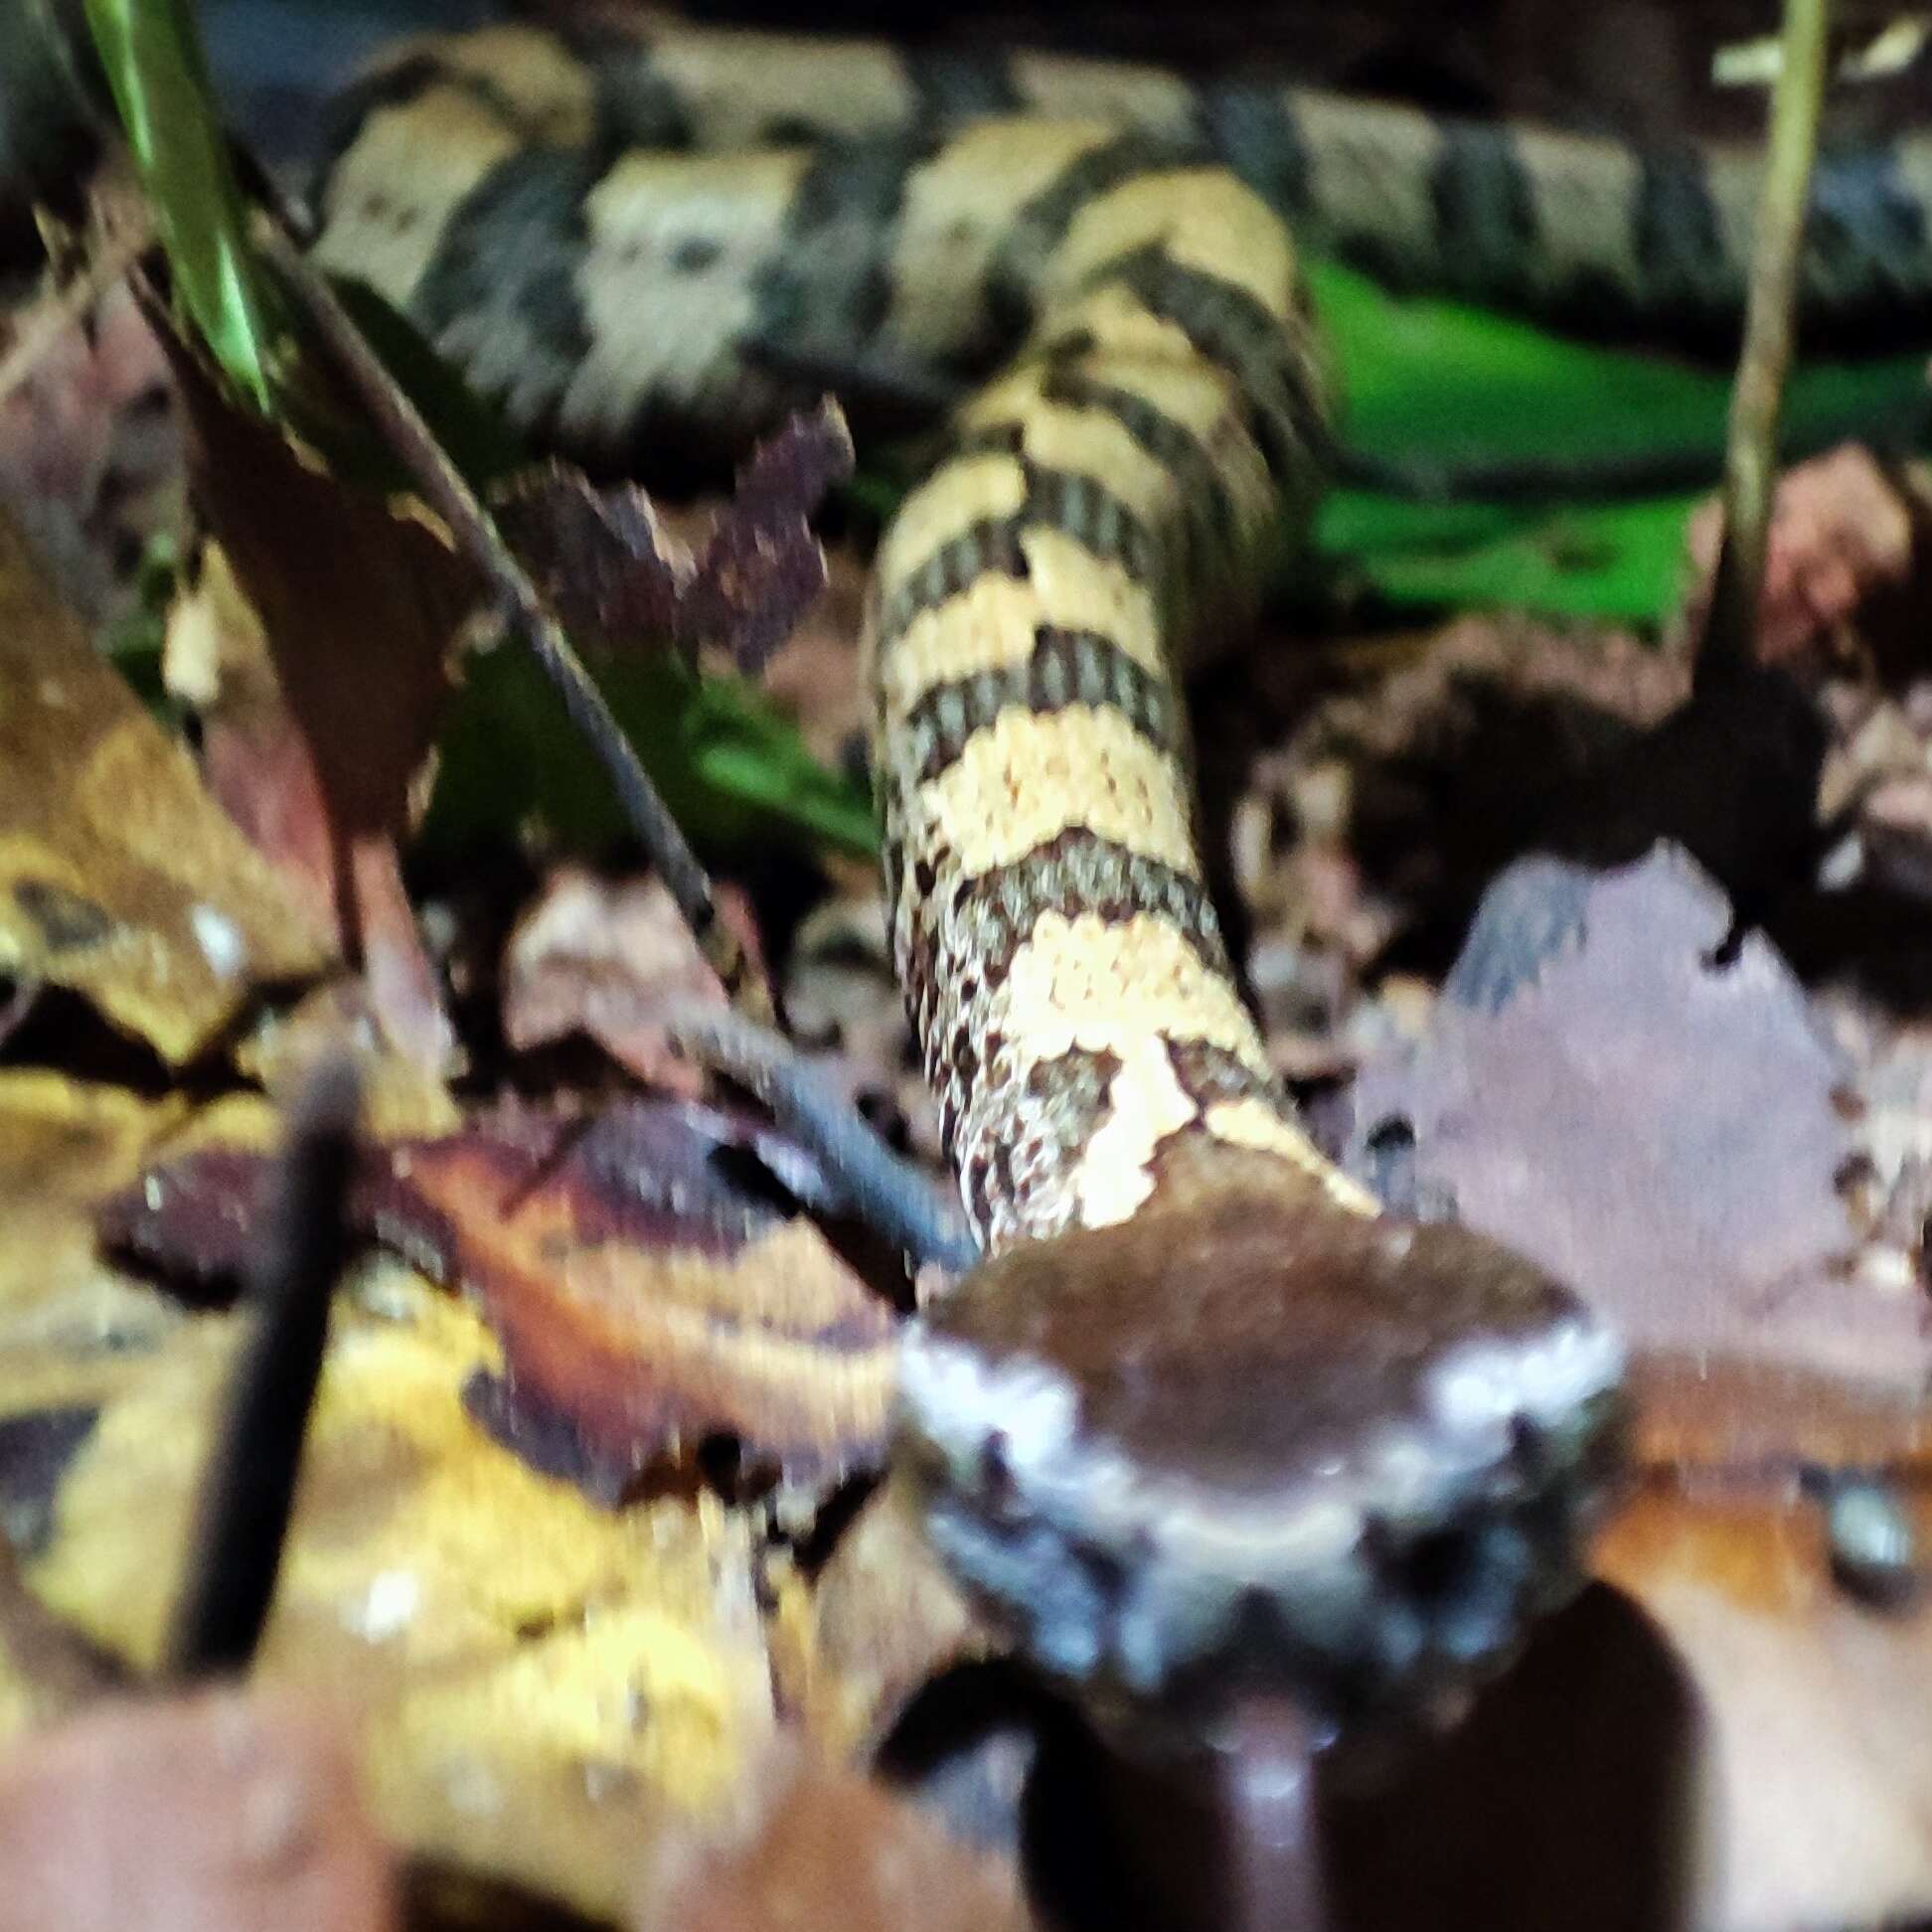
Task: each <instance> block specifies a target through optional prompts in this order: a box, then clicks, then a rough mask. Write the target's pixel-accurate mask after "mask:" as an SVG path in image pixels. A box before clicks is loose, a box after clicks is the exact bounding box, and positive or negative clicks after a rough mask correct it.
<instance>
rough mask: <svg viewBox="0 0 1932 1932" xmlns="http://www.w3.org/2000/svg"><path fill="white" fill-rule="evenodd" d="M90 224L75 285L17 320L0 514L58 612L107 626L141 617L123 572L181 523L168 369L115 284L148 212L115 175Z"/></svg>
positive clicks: (63, 279) (2, 365)
mask: <svg viewBox="0 0 1932 1932" xmlns="http://www.w3.org/2000/svg"><path fill="white" fill-rule="evenodd" d="M87 214H88V223H87V227H86V231H85V233H84V234H83V235H82V236H80V237H79V238H78V242H79V247H80V252H81V254H82V255H83V257H84V258H83V259H82V260H81V261H80V263H79V264H78V266H77V267H76V269H75V271H74V273H73V274H72V275H71V276H57V275H55V274H52V273H50V275H49V276H48V278H47V281H46V283H45V285H44V287H43V290H42V292H41V293H40V295H39V296H38V297H37V298H36V299H35V300H33V301H32V302H30V303H29V304H28V305H27V306H26V307H25V308H24V309H22V310H20V311H17V312H16V315H15V316H14V317H12V318H9V319H10V320H13V321H14V322H15V325H16V326H15V327H14V329H13V331H12V333H11V334H10V335H9V336H8V337H7V338H6V340H5V342H4V350H3V352H0V502H4V503H5V504H6V505H7V506H8V510H9V514H10V515H12V516H14V517H15V518H16V519H17V520H18V522H19V524H20V527H21V529H22V531H23V532H24V534H25V535H26V537H27V539H28V541H29V542H30V543H31V544H32V546H33V548H34V551H35V554H36V557H37V559H38V560H39V562H40V563H41V565H42V567H43V568H44V569H45V570H46V571H47V573H48V575H49V577H50V579H51V580H52V582H53V583H54V585H55V586H56V589H57V591H58V593H59V595H60V596H61V598H62V600H63V601H64V602H66V603H68V604H70V605H72V606H73V607H74V609H75V610H76V611H78V612H79V613H80V616H81V617H82V618H83V619H84V620H85V621H86V622H87V623H88V624H89V625H100V624H109V623H112V622H114V621H115V620H117V619H119V618H121V617H124V616H126V615H127V614H128V613H129V612H130V610H131V609H132V608H133V606H134V605H135V603H136V600H137V585H136V583H135V582H134V581H133V577H134V572H133V571H132V570H131V569H130V568H129V560H130V559H131V558H136V557H138V556H139V555H140V552H141V550H142V547H143V545H144V544H145V543H146V542H147V541H148V540H149V539H151V538H153V537H156V536H167V537H170V538H172V537H175V536H178V535H179V533H180V531H181V528H182V526H183V524H184V521H185V519H184V516H183V509H184V503H183V492H182V490H181V484H180V465H181V427H180V422H179V419H178V416H177V414H176V411H175V409H174V407H173V405H172V399H171V397H170V395H169V385H168V371H167V364H166V362H165V360H164V359H163V357H162V354H161V351H160V348H159V346H158V345H157V344H156V342H155V340H154V337H153V335H152V333H151V332H150V331H149V329H148V327H147V324H146V323H145V322H144V321H143V320H142V318H141V314H140V311H139V309H138V308H137V307H136V305H135V302H134V299H133V297H132V295H131V294H130V293H129V291H128V288H127V285H126V282H125V281H124V280H123V279H121V275H122V271H123V270H124V269H125V267H126V264H127V262H128V261H129V259H131V257H132V255H133V253H134V252H135V250H136V249H137V248H138V247H139V246H141V245H143V242H142V238H143V236H145V235H146V233H147V230H148V217H147V212H146V204H145V201H144V200H143V199H142V198H141V196H140V193H139V190H138V189H137V188H135V187H134V185H133V183H132V182H131V181H130V180H128V179H126V178H124V177H120V176H117V173H116V171H115V170H114V169H113V168H112V167H111V166H109V167H108V168H106V169H103V170H102V171H101V173H100V174H98V175H97V176H96V177H95V179H94V181H93V182H92V183H91V184H90V185H89V189H88V206H87ZM77 298H78V299H77Z"/></svg>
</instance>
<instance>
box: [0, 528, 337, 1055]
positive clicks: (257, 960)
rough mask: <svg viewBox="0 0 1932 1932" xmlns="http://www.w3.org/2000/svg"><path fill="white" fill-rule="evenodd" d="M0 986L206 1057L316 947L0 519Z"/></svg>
mask: <svg viewBox="0 0 1932 1932" xmlns="http://www.w3.org/2000/svg"><path fill="white" fill-rule="evenodd" d="M0 689H3V690H4V691H5V692H6V693H7V694H8V702H7V705H6V708H5V710H4V712H0V972H4V973H6V974H8V975H11V976H15V977H25V978H33V979H41V980H46V981H50V982H52V983H53V984H55V985H60V986H67V987H71V988H73V989H74V990H75V991H77V992H79V993H80V994H81V995H83V996H84V997H85V998H86V999H88V1000H90V1001H91V1002H92V1003H93V1004H94V1005H95V1006H97V1007H98V1008H99V1009H100V1010H101V1012H102V1013H104V1014H105V1015H106V1016H107V1018H108V1019H109V1020H110V1021H112V1022H113V1023H114V1024H115V1025H116V1026H119V1027H122V1028H125V1029H126V1030H127V1031H128V1032H130V1033H133V1034H136V1035H138V1036H139V1037H140V1038H142V1039H143V1040H146V1041H147V1042H148V1043H149V1044H150V1045H151V1046H152V1047H154V1048H155V1049H156V1051H158V1052H159V1053H161V1054H162V1055H163V1057H165V1058H167V1059H169V1060H173V1061H181V1060H186V1059H190V1058H192V1057H194V1055H195V1054H197V1053H199V1052H201V1051H202V1050H203V1049H204V1048H205V1047H208V1046H209V1044H210V1043H211V1042H212V1041H214V1040H215V1039H216V1037H217V1036H218V1035H220V1034H221V1033H223V1032H224V1031H225V1030H226V1029H228V1028H229V1027H230V1026H232V1025H233V1024H234V1022H235V1020H236V1019H237V1017H238V1016H239V1015H240V1014H241V1013H242V1010H243V1009H244V1008H245V1006H246V1005H247V1004H248V1002H249V1001H250V1000H252V999H253V998H255V997H256V996H257V995H258V994H259V992H260V991H261V989H262V988H263V987H264V986H267V985H270V984H273V983H275V982H279V981H289V980H299V979H304V978H308V977H310V976H312V975H313V974H315V973H317V972H319V971H320V970H321V969H322V967H323V966H324V964H325V963H326V960H327V953H326V950H325V948H324V946H323V944H322V943H321V941H320V939H319V938H317V937H316V936H315V935H314V934H313V932H312V931H311V930H310V929H308V928H306V927H305V926H304V924H303V921H302V920H301V918H300V917H299V916H298V915H297V914H296V912H295V911H294V910H293V908H292V907H291V906H290V905H289V903H288V901H287V899H286V897H285V896H284V894H283V893H282V891H281V889H280V887H279V886H278V884H277V882H276V881H275V879H274V878H273V876H272V875H271V874H270V872H269V870H268V868H267V867H266V866H264V865H263V864H262V863H261V861H260V860H259V859H258V858H257V857H256V856H255V854H254V853H252V852H251V851H250V850H249V849H248V847H247V846H246V844H245V843H244V842H243V841H242V839H241V838H240V837H239V836H238V835H237V834H236V831H235V829H234V827H233V826H232V825H230V823H229V822H228V820H227V819H226V818H224V817H223V815H222V813H221V812H220V811H219V810H218V809H217V807H216V806H215V805H214V804H213V802H212V801H211V800H210V799H209V797H208V795H207V793H206V792H204V791H203V789H202V787H201V783H200V780H199V779H198V778H197V777H196V775H195V770H194V767H193V765H192V763H191V762H190V761H189V759H188V756H187V754H186V753H185V752H184V751H183V750H182V749H181V747H180V746H179V745H177V744H175V743H174V742H173V741H172V740H171V739H169V738H168V736H167V735H166V734H165V733H164V732H163V731H162V730H161V728H160V726H159V725H156V724H155V723H154V721H153V720H152V719H151V718H150V717H149V716H148V714H147V713H146V712H145V711H143V710H142V708H141V706H140V704H139V703H138V702H137V700H136V699H135V697H134V695H133V693H132V692H131V691H129V690H128V688H127V686H126V685H125V684H124V683H123V682H122V681H121V679H120V677H119V676H118V675H117V674H116V673H115V672H114V671H112V670H111V669H110V668H109V667H108V666H107V665H106V664H105V663H104V662H103V661H102V659H101V658H100V657H99V656H98V655H97V654H96V653H95V652H94V650H93V649H92V647H91V646H90V645H89V643H88V642H87V639H86V637H85V635H84V634H83V633H82V631H81V630H80V626H79V625H78V624H77V623H76V622H75V620H74V619H73V617H72V616H70V615H69V613H68V612H67V611H66V610H65V609H64V608H63V607H62V606H61V605H60V603H59V602H57V601H56V599H55V598H54V596H53V594H52V593H51V591H50V590H49V589H48V587H47V586H46V584H45V583H43V582H42V581H41V580H40V579H39V577H38V576H36V575H35V573H34V570H33V566H32V564H31V563H30V562H29V559H28V556H27V552H26V548H25V545H24V544H23V543H22V541H21V539H20V538H19V536H18V534H17V533H16V532H15V531H14V529H13V528H12V526H11V525H9V524H7V523H5V522H4V520H0Z"/></svg>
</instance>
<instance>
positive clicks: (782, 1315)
mask: <svg viewBox="0 0 1932 1932" xmlns="http://www.w3.org/2000/svg"><path fill="white" fill-rule="evenodd" d="M627 1111H629V1112H630V1113H631V1114H632V1118H633V1119H640V1118H642V1116H641V1115H640V1114H638V1113H637V1111H636V1110H627ZM399 1174H400V1178H401V1180H402V1191H403V1199H402V1201H400V1202H399V1203H398V1204H396V1206H395V1207H394V1208H388V1209H386V1212H385V1219H386V1221H387V1222H388V1223H389V1224H391V1225H392V1226H393V1225H394V1224H395V1222H396V1220H399V1219H400V1220H402V1221H403V1222H404V1223H405V1224H406V1223H407V1221H408V1220H409V1218H410V1216H411V1214H412V1212H415V1211H419V1210H427V1211H428V1213H430V1214H432V1215H434V1216H435V1217H436V1218H437V1219H438V1220H439V1222H440V1225H441V1229H442V1230H443V1232H444V1236H445V1245H444V1247H443V1255H444V1270H445V1272H446V1275H447V1277H448V1278H449V1279H451V1280H454V1281H457V1282H460V1283H461V1284H462V1286H463V1288H464V1290H465V1292H466V1293H468V1294H469V1295H471V1296H472V1297H474V1298H475V1299H476V1300H477V1302H478V1303H479V1304H480V1306H481V1307H482V1309H483V1311H484V1316H485V1319H486V1320H487V1321H488V1323H489V1325H490V1327H491V1329H492V1330H493V1331H494V1332H495V1333H496V1335H497V1336H498V1338H499V1339H500V1340H501V1342H502V1344H503V1352H504V1378H503V1382H502V1384H501V1389H500V1391H499V1392H500V1395H501V1396H502V1397H503V1398H505V1399H507V1402H508V1405H509V1411H510V1414H511V1415H512V1416H513V1417H514V1418H516V1421H517V1423H518V1425H519V1426H516V1427H514V1428H513V1430H512V1435H511V1439H512V1440H513V1442H514V1443H515V1444H516V1445H517V1446H518V1447H520V1448H522V1449H524V1450H525V1452H526V1453H530V1452H531V1451H532V1450H533V1449H535V1450H536V1453H538V1454H539V1455H540V1456H541V1455H543V1454H544V1453H545V1450H544V1448H543V1447H542V1446H541V1445H543V1444H545V1443H552V1444H555V1443H556V1441H557V1438H558V1435H559V1432H560V1431H561V1433H562V1437H563V1441H562V1445H561V1446H562V1447H563V1449H564V1450H565V1452H566V1454H565V1467H566V1468H567V1469H568V1470H569V1472H570V1473H571V1474H573V1475H574V1476H576V1477H577V1479H578V1480H579V1481H583V1482H586V1483H587V1484H588V1485H589V1486H590V1487H591V1488H592V1489H593V1490H595V1491H596V1492H597V1493H600V1494H605V1495H609V1496H612V1497H615V1496H621V1495H623V1494H625V1493H626V1492H627V1491H628V1490H629V1489H630V1488H631V1487H632V1486H633V1485H634V1483H635V1482H636V1480H637V1478H638V1477H639V1476H640V1475H641V1474H642V1473H643V1472H644V1471H645V1470H647V1469H648V1468H650V1467H651V1466H652V1465H653V1464H655V1463H658V1462H660V1461H661V1460H663V1459H665V1458H666V1457H672V1458H675V1457H678V1456H679V1455H680V1454H688V1453H689V1452H690V1451H692V1450H694V1449H696V1448H697V1447H698V1446H699V1445H700V1444H701V1443H702V1442H703V1441H704V1440H705V1439H706V1438H708V1437H712V1436H717V1435H727V1436H730V1437H733V1438H734V1439H735V1440H736V1441H737V1442H738V1443H739V1444H740V1445H741V1449H742V1452H743V1455H744V1457H745V1459H746V1461H747V1462H749V1463H750V1464H752V1465H754V1466H756V1465H761V1464H766V1463H773V1464H776V1465H777V1466H778V1468H779V1469H780V1470H781V1472H782V1473H783V1474H784V1475H785V1476H786V1477H787V1478H788V1479H789V1480H791V1481H793V1482H808V1483H809V1482H820V1483H829V1482H835V1481H837V1480H838V1479H840V1478H842V1477H843V1476H845V1475H846V1474H847V1473H849V1472H850V1471H852V1470H853V1469H855V1468H862V1467H866V1466H869V1465H871V1464H874V1463H876V1462H877V1460H878V1459H879V1457H880V1455H881V1454H882V1453H883V1450H884V1446H885V1440H886V1427H887V1421H888V1410H889V1406H890V1400H891V1392H892V1385H893V1379H894V1375H895V1365H896V1337H895V1333H894V1331H895V1326H896V1323H895V1318H894V1316H893V1314H892V1312H891V1310H890V1308H889V1307H888V1306H887V1305H886V1302H885V1301H884V1300H883V1299H882V1298H881V1297H880V1296H878V1295H877V1294H875V1293H874V1292H873V1291H872V1290H871V1289H869V1288H868V1287H867V1286H866V1285H865V1283H863V1282H862V1281H861V1280H860V1279H859V1278H858V1277H857V1276H856V1275H855V1274H854V1273H853V1272H852V1271H851V1269H850V1268H848V1267H847V1266H846V1264H845V1263H844V1262H843V1261H841V1260H840V1259H839V1258H838V1256H837V1255H836V1254H835V1253H834V1252H833V1251H832V1249H831V1248H830V1247H829V1246H828V1245H827V1244H826V1242H825V1239H824V1237H823V1236H822V1235H820V1234H819V1232H818V1231H817V1229H816V1228H814V1227H813V1226H812V1225H811V1223H810V1222H809V1221H806V1220H804V1219H802V1218H792V1219H783V1218H781V1217H780V1216H779V1215H778V1214H777V1213H776V1212H775V1211H774V1210H772V1209H771V1208H764V1207H757V1206H753V1205H751V1200H750V1198H749V1197H746V1196H742V1195H740V1196H738V1197H737V1198H736V1199H735V1200H733V1199H732V1198H731V1197H730V1196H729V1195H728V1194H726V1192H725V1189H724V1188H723V1186H722V1185H721V1184H720V1183H718V1182H717V1181H714V1182H713V1183H712V1184H711V1190H710V1193H711V1200H710V1202H709V1203H707V1202H706V1200H705V1197H704V1193H703V1192H702V1184H701V1187H700V1188H693V1189H683V1188H679V1187H676V1186H673V1185H671V1184H670V1183H669V1181H668V1178H667V1175H666V1172H665V1170H664V1169H663V1168H662V1167H660V1168H657V1169H656V1170H653V1169H652V1168H650V1167H649V1166H646V1165H643V1164H642V1163H636V1162H634V1160H633V1159H632V1157H630V1156H629V1155H626V1154H622V1153H620V1152H619V1149H618V1146H617V1144H616V1142H615V1141H614V1140H612V1139H610V1138H609V1137H608V1136H606V1138H605V1140H604V1142H603V1144H601V1145H600V1144H599V1143H598V1142H597V1140H596V1139H595V1138H594V1137H593V1136H580V1137H578V1138H576V1140H575V1143H574V1145H573V1144H572V1141H571V1136H570V1133H569V1130H568V1129H564V1128H554V1129H553V1131H552V1133H551V1134H550V1136H549V1137H548V1138H544V1137H541V1136H540V1137H538V1138H537V1139H536V1140H534V1141H533V1140H532V1139H530V1138H528V1137H526V1138H525V1140H524V1141H523V1142H522V1144H518V1143H517V1142H516V1141H514V1140H512V1139H510V1138H504V1139H491V1138H488V1137H486V1136H485V1135H483V1134H480V1133H473V1134H471V1135H469V1136H467V1137H464V1138H461V1139H455V1140H449V1141H444V1142H441V1143H434V1144H431V1145H429V1146H427V1147H420V1148H417V1149H414V1150H412V1151H411V1152H410V1153H409V1154H408V1156H407V1158H406V1161H405V1162H404V1163H400V1164H399ZM640 1177H643V1178H645V1180H646V1182H647V1185H649V1186H651V1187H652V1188H653V1189H654V1190H655V1196H654V1198H649V1199H647V1198H644V1197H643V1196H641V1195H640V1194H639V1192H638V1181H639V1178H640ZM418 1224H419V1225H420V1224H423V1223H418ZM487 1412H488V1413H490V1414H491V1415H492V1417H493V1418H494V1419H497V1420H499V1421H501V1420H502V1419H503V1415H504V1411H503V1409H502V1408H501V1407H499V1406H496V1405H494V1404H492V1405H491V1406H490V1408H489V1410H488V1411H487ZM553 1453H554V1451H553Z"/></svg>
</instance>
